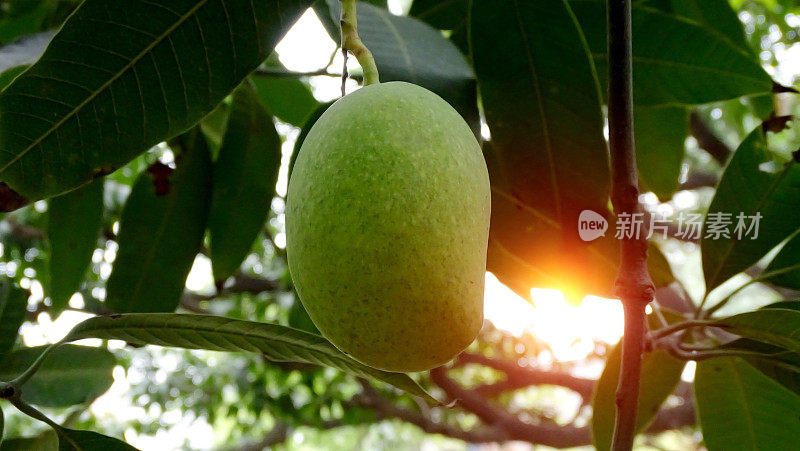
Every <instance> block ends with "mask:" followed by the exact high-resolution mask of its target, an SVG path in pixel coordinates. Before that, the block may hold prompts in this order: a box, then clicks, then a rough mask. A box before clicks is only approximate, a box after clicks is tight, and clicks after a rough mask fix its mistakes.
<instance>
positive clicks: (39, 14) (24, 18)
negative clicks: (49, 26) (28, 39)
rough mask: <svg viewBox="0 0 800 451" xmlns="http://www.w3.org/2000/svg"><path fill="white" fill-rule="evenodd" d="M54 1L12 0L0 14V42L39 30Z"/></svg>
mask: <svg viewBox="0 0 800 451" xmlns="http://www.w3.org/2000/svg"><path fill="white" fill-rule="evenodd" d="M55 3H56V2H53V1H50V0H12V1H9V2H6V4H5V5H4V6H5V7H6V8H5V9H4V10H3V11H2V12H3V15H2V16H0V43H3V42H11V41H13V40H14V39H16V38H18V37H20V36H23V35H27V34H31V33H36V32H37V31H40V30H41V28H42V26H43V25H44V23H45V19H46V18H47V15H48V14H49V13H50V12H51V11H52V10H53V7H54V6H55Z"/></svg>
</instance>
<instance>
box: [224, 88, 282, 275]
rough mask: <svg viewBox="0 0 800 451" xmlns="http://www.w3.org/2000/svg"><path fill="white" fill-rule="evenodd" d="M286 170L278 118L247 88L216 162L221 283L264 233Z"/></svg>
mask: <svg viewBox="0 0 800 451" xmlns="http://www.w3.org/2000/svg"><path fill="white" fill-rule="evenodd" d="M280 165H281V138H280V136H278V132H277V131H275V125H274V124H273V122H272V117H271V116H270V115H269V113H268V112H267V111H266V110H265V109H264V106H263V105H261V103H260V102H259V101H258V98H257V97H256V93H255V90H254V89H253V87H252V86H251V85H250V84H248V83H245V84H243V85H242V86H240V87H239V88H238V89H237V90H236V91H235V92H234V95H233V101H232V104H231V111H230V117H229V119H228V127H227V129H226V131H225V137H224V138H223V140H222V147H221V148H220V151H219V156H218V157H217V161H216V162H215V163H214V188H213V195H212V202H211V213H210V214H209V218H208V229H209V232H210V236H211V246H210V250H211V265H212V268H213V271H214V278H215V279H216V280H225V279H227V278H228V277H230V276H231V275H232V274H233V273H234V272H235V271H236V270H237V269H238V268H239V265H241V263H242V261H243V260H244V259H245V257H246V256H247V254H248V252H249V251H250V248H251V247H252V245H253V241H255V239H256V236H258V234H259V233H260V232H261V230H263V228H264V222H265V221H266V219H267V214H268V213H269V209H270V204H271V203H272V198H273V196H274V195H275V183H276V182H277V179H278V169H279V168H280Z"/></svg>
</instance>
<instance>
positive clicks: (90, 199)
mask: <svg viewBox="0 0 800 451" xmlns="http://www.w3.org/2000/svg"><path fill="white" fill-rule="evenodd" d="M47 214H48V226H47V238H48V240H49V241H50V262H49V263H50V284H49V285H50V293H49V295H50V302H51V304H50V305H51V308H52V310H53V313H55V314H58V312H60V311H61V310H63V309H64V307H66V306H67V303H68V302H69V299H70V298H71V297H72V295H73V294H74V293H75V292H76V291H78V289H79V288H80V286H81V282H82V281H83V276H84V275H85V273H86V269H87V268H88V267H89V264H90V263H91V261H92V253H93V252H94V250H95V248H96V247H97V235H98V232H99V231H100V226H101V225H102V222H103V180H102V179H101V180H97V181H95V182H92V183H91V184H89V185H86V186H85V187H82V188H79V189H77V190H75V191H71V192H69V193H67V194H64V195H61V196H58V197H54V198H52V199H50V202H49V206H48V209H47Z"/></svg>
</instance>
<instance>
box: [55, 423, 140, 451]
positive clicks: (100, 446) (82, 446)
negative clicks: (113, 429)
mask: <svg viewBox="0 0 800 451" xmlns="http://www.w3.org/2000/svg"><path fill="white" fill-rule="evenodd" d="M99 450H103V451H138V450H137V449H136V448H134V447H133V446H131V445H129V444H127V443H125V442H123V441H122V440H118V439H115V438H112V437H107V436H105V435H102V434H98V433H97V432H92V431H76V430H74V429H66V428H60V429H59V430H58V451H99Z"/></svg>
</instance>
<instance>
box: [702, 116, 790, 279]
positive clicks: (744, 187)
mask: <svg viewBox="0 0 800 451" xmlns="http://www.w3.org/2000/svg"><path fill="white" fill-rule="evenodd" d="M774 158H775V154H774V153H773V152H770V150H769V149H768V148H767V139H766V136H765V135H764V131H763V130H762V128H761V127H758V128H756V129H755V130H753V131H752V132H751V133H750V134H749V135H748V136H747V137H746V138H745V140H744V141H743V142H742V144H741V145H739V148H738V149H737V150H736V152H735V153H734V154H733V157H732V158H731V160H730V162H729V163H728V166H727V167H726V168H725V172H723V174H722V178H721V179H720V182H719V185H718V186H717V191H716V193H715V194H714V199H713V200H712V201H711V205H710V206H709V207H708V212H709V213H708V214H709V215H711V214H713V215H717V216H708V215H707V216H706V221H705V224H704V225H703V238H702V240H701V242H700V249H701V251H702V258H703V273H704V274H705V281H706V290H709V291H710V290H712V289H714V288H715V287H717V286H719V285H720V284H721V283H723V282H725V281H726V280H728V279H729V278H731V277H732V276H734V275H735V274H737V273H739V272H741V271H744V270H745V269H747V268H748V267H750V266H751V265H753V264H755V263H756V262H757V261H758V260H759V259H761V258H762V257H763V256H764V255H765V254H766V253H767V252H768V251H769V250H770V249H772V248H774V247H775V246H777V245H778V244H779V243H780V242H781V241H783V240H784V239H786V238H787V237H789V236H790V235H792V234H793V233H795V232H796V231H797V230H799V229H800V215H797V214H787V212H791V211H798V210H800V196H798V195H797V194H798V192H800V164H798V163H796V162H789V163H785V164H783V163H782V162H779V161H776V160H775V159H774ZM719 215H728V216H727V218H726V217H724V216H719ZM739 215H743V216H742V221H741V222H742V224H743V225H744V226H745V227H746V228H745V229H740V230H741V231H742V233H741V239H740V238H738V237H737V233H736V230H737V229H736V227H737V226H739V223H740V220H739V218H737V217H738V216H739ZM756 218H758V219H757V220H756ZM726 219H727V221H728V224H729V226H728V227H727V229H728V231H729V232H730V235H729V237H722V236H720V237H715V236H714V235H713V234H712V235H709V234H708V231H709V224H710V223H716V224H717V225H724V221H725V220H726ZM756 225H757V226H758V234H757V237H756V234H755V229H752V230H751V233H750V234H745V233H744V232H746V231H747V228H749V227H751V226H753V227H755V226H756ZM753 238H755V239H753Z"/></svg>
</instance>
